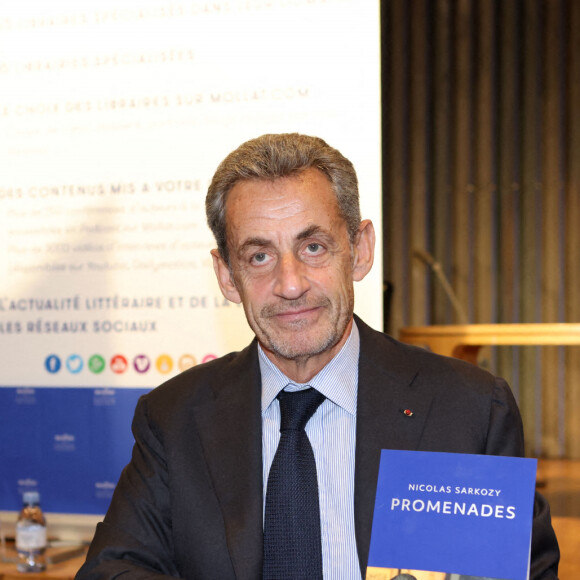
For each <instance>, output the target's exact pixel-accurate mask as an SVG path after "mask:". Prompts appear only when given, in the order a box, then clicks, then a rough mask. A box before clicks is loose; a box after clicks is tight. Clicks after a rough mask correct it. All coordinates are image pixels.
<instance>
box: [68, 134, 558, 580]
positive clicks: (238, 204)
mask: <svg viewBox="0 0 580 580" xmlns="http://www.w3.org/2000/svg"><path fill="white" fill-rule="evenodd" d="M206 210H207V216H208V223H209V225H210V227H211V229H212V231H213V233H214V235H215V238H216V241H217V245H218V248H217V249H216V250H214V251H212V257H213V262H214V269H215V272H216V275H217V279H218V282H219V285H220V288H221V291H222V293H223V294H224V296H225V297H226V298H227V299H229V300H231V301H232V302H235V303H241V304H243V307H244V310H245V314H246V317H247V320H248V323H249V324H250V326H251V328H252V330H253V331H254V333H255V335H256V339H255V340H254V341H253V342H252V344H251V345H250V346H249V347H247V348H246V349H245V350H243V351H242V352H240V353H231V354H229V355H226V356H224V357H222V358H221V359H218V360H216V361H212V362H210V363H208V364H205V365H200V366H198V367H194V368H192V369H190V370H188V371H186V372H185V373H182V374H181V375H179V376H177V377H175V378H174V379H172V380H170V381H168V382H167V383H166V384H165V385H163V386H161V387H159V388H158V389H155V390H154V391H152V392H151V393H149V394H148V395H146V396H145V397H143V398H142V399H141V400H140V401H139V404H138V406H137V410H136V412H135V418H134V422H133V432H134V435H135V447H134V451H133V457H132V460H131V463H130V464H129V465H128V466H127V468H126V469H125V470H124V472H123V474H122V476H121V478H120V481H119V484H118V486H117V489H116V491H115V494H114V497H113V499H112V502H111V506H110V508H109V511H108V513H107V515H106V517H105V520H104V522H103V523H101V524H99V526H98V528H97V532H96V535H95V538H94V540H93V543H92V545H91V548H90V551H89V554H88V557H87V562H86V564H85V565H84V567H83V568H82V569H81V570H80V571H79V574H78V578H79V579H92V578H116V577H117V576H120V575H123V577H124V578H135V579H136V578H153V577H162V576H178V577H183V578H190V579H191V578H203V579H210V578H216V579H217V578H219V579H227V578H238V579H252V578H261V577H262V576H263V577H264V578H295V579H297V578H315V577H322V573H323V577H324V578H325V579H326V580H328V579H329V578H332V579H340V580H349V579H351V578H356V579H360V578H361V577H364V574H365V570H366V563H367V558H368V550H369V542H370V532H371V524H372V514H373V507H374V495H375V488H376V479H377V473H378V463H379V454H380V450H381V449H382V448H394V449H408V450H413V449H417V450H423V451H443V452H459V453H480V454H501V455H521V454H522V452H523V437H522V425H521V420H520V416H519V412H518V410H517V407H516V404H515V401H514V399H513V397H512V395H511V392H510V390H509V387H508V386H507V385H506V383H505V382H504V381H503V380H501V379H498V378H495V377H493V376H491V375H489V374H488V373H486V372H485V371H483V370H481V369H479V368H477V367H475V366H473V365H469V364H467V363H464V362H462V361H458V360H456V359H447V358H444V357H439V356H437V355H433V354H431V353H428V352H426V351H423V350H422V349H418V348H415V347H411V346H408V345H403V344H400V343H398V342H397V341H395V340H393V339H392V338H390V337H388V336H386V335H384V334H382V333H379V332H377V331H374V330H372V329H371V328H369V327H368V326H367V325H366V324H365V323H364V322H362V320H360V319H359V318H357V317H355V316H353V310H354V292H353V282H354V281H359V280H362V279H363V278H364V277H365V276H366V274H367V273H368V272H369V270H370V269H371V266H372V263H373V254H374V243H375V234H374V229H373V225H372V223H371V222H370V221H369V220H364V221H361V218H360V211H359V201H358V188H357V179H356V174H355V171H354V168H353V167H352V164H351V163H350V162H349V161H348V160H347V159H346V158H344V157H343V156H342V155H341V154H340V153H339V152H338V151H336V150H335V149H333V148H331V147H329V146H328V145H327V144H326V143H325V142H324V141H322V140H320V139H317V138H313V137H307V136H303V135H297V134H288V135H264V136H263V137H260V138H258V139H255V140H252V141H249V142H247V143H245V144H243V145H242V146H241V147H239V148H238V149H237V150H236V151H234V152H233V153H231V154H230V155H229V156H228V157H227V158H226V159H225V160H224V161H223V162H222V164H221V165H220V166H219V168H218V169H217V171H216V174H215V176H214V178H213V181H212V183H211V185H210V187H209V191H208V196H207V199H206ZM312 394H314V395H315V396H316V397H317V401H316V403H315V404H312V408H310V409H309V411H308V412H309V414H310V415H309V418H308V419H304V420H305V421H307V422H306V424H305V427H304V425H302V426H301V427H300V428H294V427H292V428H291V429H290V431H292V433H289V432H288V429H287V428H286V427H284V428H283V429H282V431H283V433H282V434H280V429H281V428H282V427H281V423H282V424H284V422H285V421H287V419H285V417H286V416H287V415H286V414H287V413H288V411H287V410H284V409H287V408H288V405H289V404H290V405H291V406H292V405H294V402H295V401H297V400H299V398H300V397H302V399H303V398H304V396H305V395H306V396H310V395H312ZM288 401H291V403H288ZM281 416H282V418H281ZM304 432H305V433H306V435H307V437H303V435H302V434H303V433H304ZM296 433H299V434H298V435H296V439H293V440H292V441H297V440H299V443H296V445H297V446H299V447H300V449H301V451H300V453H302V452H304V453H305V456H304V457H306V455H308V458H307V459H304V460H302V456H301V458H300V461H298V463H300V462H301V461H303V463H304V465H305V466H306V467H304V469H310V472H309V474H310V475H309V477H311V476H312V469H314V476H313V477H314V482H313V481H312V479H309V480H308V485H306V484H305V483H302V482H301V483H298V484H296V485H294V488H297V489H293V491H292V493H294V492H296V497H297V498H298V499H297V500H296V501H302V499H301V494H307V493H309V494H311V495H310V496H309V497H310V499H309V500H308V501H311V500H312V490H313V489H314V493H315V498H314V500H313V502H314V503H312V504H309V505H312V506H313V507H312V509H311V508H308V509H302V508H296V507H293V506H292V505H289V506H288V505H286V504H288V503H290V504H292V502H294V501H295V500H294V499H293V498H292V500H291V501H287V500H289V498H288V496H289V492H288V491H287V488H286V487H284V486H285V485H286V478H292V477H294V475H295V474H296V473H298V472H299V471H300V470H301V469H302V465H301V464H300V465H297V466H294V464H292V467H291V468H290V469H288V464H289V461H290V460H289V459H288V458H286V456H284V457H285V459H283V461H280V460H279V458H277V457H276V456H277V454H279V453H284V452H285V451H283V449H284V450H285V449H286V446H287V441H288V440H289V439H288V438H290V439H291V438H292V437H294V435H295V434H296ZM283 442H284V443H283ZM293 444H294V443H291V445H293ZM279 446H280V449H278V447H279ZM297 448H298V447H297ZM296 453H297V452H296ZM312 456H313V458H314V460H313V459H312ZM314 464H315V465H314ZM279 470H281V471H279ZM284 470H286V471H284ZM270 471H272V472H275V473H276V475H272V474H271V473H270ZM280 473H283V475H280ZM270 476H272V477H270ZM280 486H281V487H280ZM276 490H278V491H276ZM280 490H282V491H280ZM276 494H278V495H276ZM282 504H284V507H282ZM282 509H284V510H286V509H288V510H290V511H288V512H284V514H288V513H290V514H291V517H290V516H287V515H283V516H282V515H281V510H282ZM312 512H314V513H315V514H316V516H315V518H314V519H313V520H312V519H311V520H310V523H309V524H304V523H301V522H303V520H301V519H300V518H301V517H302V516H304V517H306V518H308V517H309V516H310V515H311V513H312ZM294 518H296V522H294ZM291 525H294V526H295V528H291V527H290V528H288V527H287V526H291ZM279 528H284V531H283V534H282V536H281V538H282V541H281V540H280V536H276V534H277V532H278V529H279ZM310 528H312V529H310ZM312 533H314V534H315V535H316V537H318V538H319V539H317V540H312V539H311V538H312V536H311V535H310V534H312ZM303 536H304V537H307V538H308V539H307V541H306V542H305V543H304V544H300V541H301V539H303ZM295 541H296V543H294V542H295ZM287 543H288V544H291V548H290V549H288V546H287V545H286V544H287ZM532 544H533V545H532V567H531V570H532V572H531V578H537V579H540V578H541V579H553V578H557V564H558V559H559V553H558V547H557V542H556V538H555V536H554V533H553V530H552V528H551V524H550V516H549V510H548V506H547V504H546V502H545V501H544V500H543V498H541V496H538V497H537V501H536V506H535V517H534V533H533V541H532ZM311 552H312V553H311ZM280 554H283V557H282V558H280V557H279V556H280ZM295 556H297V557H295ZM311 558H312V560H311ZM302 559H304V560H306V561H307V562H308V564H307V566H306V570H307V571H306V572H295V573H294V572H288V571H287V570H289V569H294V568H278V567H279V566H281V567H285V566H290V567H292V566H294V565H297V566H300V564H301V562H300V560H302ZM293 560H298V562H294V561H293ZM311 561H312V562H317V563H316V564H310V562H311ZM272 562H274V563H272ZM311 566H312V568H310V567H311ZM281 569H284V570H286V572H280V571H279V570H281ZM315 569H319V571H318V572H316V571H315ZM308 570H311V573H309V572H308ZM322 571H323V572H322Z"/></svg>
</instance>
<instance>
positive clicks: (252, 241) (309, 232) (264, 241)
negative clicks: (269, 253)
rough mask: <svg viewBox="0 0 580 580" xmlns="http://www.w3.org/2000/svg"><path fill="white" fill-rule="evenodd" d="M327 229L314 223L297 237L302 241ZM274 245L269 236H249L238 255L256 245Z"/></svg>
mask: <svg viewBox="0 0 580 580" xmlns="http://www.w3.org/2000/svg"><path fill="white" fill-rule="evenodd" d="M324 231H325V230H324V229H323V228H321V227H320V226H317V225H312V226H310V227H308V228H306V229H305V230H303V231H301V232H300V233H299V234H298V235H297V236H296V239H297V240H299V241H301V240H307V239H308V238H310V237H312V236H314V235H316V234H319V233H321V232H324ZM271 245H272V240H269V239H268V238H260V237H258V236H255V237H252V238H248V239H247V240H246V241H245V242H244V243H243V244H242V245H241V246H240V248H239V250H238V252H237V253H238V255H241V254H243V253H244V252H245V251H246V250H247V249H248V248H256V247H259V246H261V247H268V246H271Z"/></svg>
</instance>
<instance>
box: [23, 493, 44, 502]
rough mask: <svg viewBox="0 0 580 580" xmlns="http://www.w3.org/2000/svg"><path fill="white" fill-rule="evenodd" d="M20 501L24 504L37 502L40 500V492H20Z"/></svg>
mask: <svg viewBox="0 0 580 580" xmlns="http://www.w3.org/2000/svg"><path fill="white" fill-rule="evenodd" d="M22 501H23V502H24V503H26V504H37V503H39V502H40V494H39V493H38V492H37V491H25V492H24V493H23V494H22Z"/></svg>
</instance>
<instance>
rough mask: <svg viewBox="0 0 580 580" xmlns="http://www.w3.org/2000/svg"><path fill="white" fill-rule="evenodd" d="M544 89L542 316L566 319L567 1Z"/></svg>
mask: <svg viewBox="0 0 580 580" xmlns="http://www.w3.org/2000/svg"><path fill="white" fill-rule="evenodd" d="M544 23H545V31H544V38H545V40H544V42H545V51H544V54H545V60H544V78H545V81H544V83H545V84H544V92H543V108H544V110H543V114H544V123H543V130H544V133H543V140H542V141H543V153H542V159H543V183H542V231H541V234H540V233H539V232H538V234H539V235H541V239H542V259H543V260H542V293H541V301H542V319H543V321H544V322H561V321H562V315H561V311H560V307H561V303H560V290H561V289H562V286H561V276H562V271H563V266H564V264H563V263H562V260H561V256H562V253H561V252H562V251H563V248H562V239H561V235H562V233H563V232H562V228H563V223H562V218H563V216H562V215H561V213H560V208H561V196H562V193H563V160H564V151H563V123H562V115H563V113H564V111H563V109H562V106H561V104H562V102H563V101H562V98H563V94H562V89H563V78H564V75H563V73H564V71H563V68H562V60H561V59H562V50H561V46H560V42H561V39H562V38H563V10H562V2H561V1H560V0H554V1H552V2H546V3H545V5H544ZM559 358H560V350H559V349H558V348H557V347H546V348H545V349H543V360H542V384H543V385H550V388H545V389H542V394H543V397H542V409H543V412H542V451H543V452H544V453H546V454H547V455H548V456H551V457H557V456H558V453H559V447H560V445H559V425H560V419H559V416H558V415H559V409H558V394H559V389H558V385H557V381H556V378H557V376H558V373H559V372H560V370H561V369H560V368H559V365H560V360H559Z"/></svg>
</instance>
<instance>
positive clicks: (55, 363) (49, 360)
mask: <svg viewBox="0 0 580 580" xmlns="http://www.w3.org/2000/svg"><path fill="white" fill-rule="evenodd" d="M61 364H62V363H61V362H60V358H59V357H58V356H56V355H55V354H51V355H49V356H47V357H46V360H45V361H44V368H45V369H46V370H47V371H48V372H49V373H52V374H55V373H58V371H60V367H61Z"/></svg>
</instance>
